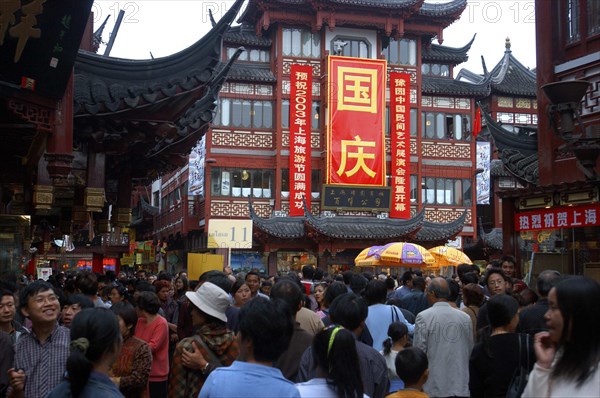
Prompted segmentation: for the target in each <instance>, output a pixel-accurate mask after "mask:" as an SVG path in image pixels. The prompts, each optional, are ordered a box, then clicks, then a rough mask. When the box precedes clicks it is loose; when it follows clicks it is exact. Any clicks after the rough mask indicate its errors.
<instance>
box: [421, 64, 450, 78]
mask: <svg viewBox="0 0 600 398" xmlns="http://www.w3.org/2000/svg"><path fill="white" fill-rule="evenodd" d="M421 72H422V73H423V74H424V75H429V76H442V77H448V76H450V68H449V67H448V65H444V64H423V65H421Z"/></svg>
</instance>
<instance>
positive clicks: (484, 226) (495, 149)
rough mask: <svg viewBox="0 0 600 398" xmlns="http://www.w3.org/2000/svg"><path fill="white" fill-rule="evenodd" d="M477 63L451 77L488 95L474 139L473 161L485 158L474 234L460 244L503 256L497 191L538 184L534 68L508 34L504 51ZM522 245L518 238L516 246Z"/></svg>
mask: <svg viewBox="0 0 600 398" xmlns="http://www.w3.org/2000/svg"><path fill="white" fill-rule="evenodd" d="M482 64H483V65H482V66H483V74H476V73H473V72H471V71H470V70H468V69H462V70H461V71H460V72H459V73H458V75H457V77H456V78H457V79H458V80H461V81H467V82H471V83H473V84H476V85H479V86H486V87H489V95H487V96H486V97H483V98H480V99H479V101H478V103H479V105H480V106H481V109H482V113H483V121H484V124H485V125H486V127H484V128H483V129H482V131H481V133H480V134H479V135H478V138H477V146H478V160H480V161H481V160H484V161H483V162H480V163H481V164H480V165H478V167H479V171H480V172H479V174H478V176H477V183H478V191H477V194H478V198H477V218H478V228H479V236H478V239H477V240H476V241H474V242H472V243H471V244H470V245H468V246H467V247H465V250H466V252H468V254H469V255H471V256H474V257H475V258H485V259H489V258H494V257H501V256H502V255H503V234H502V220H503V214H502V198H501V196H500V195H498V194H497V193H498V192H499V191H502V190H506V189H515V188H519V187H524V186H535V185H537V183H538V164H537V136H536V132H537V129H536V127H537V100H536V94H537V88H536V76H535V72H534V71H532V70H530V69H529V68H527V67H525V66H524V65H523V64H521V63H520V62H519V60H518V59H517V58H516V57H515V56H514V55H513V53H512V51H511V43H510V39H509V38H507V39H506V41H505V52H504V56H503V57H502V59H500V61H499V62H498V63H497V64H496V65H495V66H494V67H493V68H492V69H491V70H489V71H488V69H487V67H486V64H485V61H484V60H482ZM488 120H489V121H490V122H489V123H488ZM492 122H494V123H492ZM497 126H501V127H502V128H501V130H502V133H499V130H498V129H497V128H494V127H497ZM524 244H525V242H523V241H522V240H521V241H519V245H520V247H523V246H524Z"/></svg>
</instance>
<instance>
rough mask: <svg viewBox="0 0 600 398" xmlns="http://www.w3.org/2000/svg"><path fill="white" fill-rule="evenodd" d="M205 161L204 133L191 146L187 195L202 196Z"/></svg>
mask: <svg viewBox="0 0 600 398" xmlns="http://www.w3.org/2000/svg"><path fill="white" fill-rule="evenodd" d="M205 163H206V135H205V136H203V137H202V138H201V139H200V141H198V144H196V146H195V147H193V148H192V151H191V152H190V158H189V163H188V195H190V196H191V195H198V196H204V167H205Z"/></svg>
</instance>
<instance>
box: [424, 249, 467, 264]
mask: <svg viewBox="0 0 600 398" xmlns="http://www.w3.org/2000/svg"><path fill="white" fill-rule="evenodd" d="M429 253H431V255H432V256H433V257H434V258H435V263H434V265H435V267H437V268H440V267H452V266H457V265H460V264H473V262H472V261H471V259H470V258H469V256H467V255H466V254H465V253H463V252H462V251H460V250H458V249H455V248H453V247H448V246H436V247H433V248H431V249H429Z"/></svg>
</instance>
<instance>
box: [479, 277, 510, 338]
mask: <svg viewBox="0 0 600 398" xmlns="http://www.w3.org/2000/svg"><path fill="white" fill-rule="evenodd" d="M483 284H484V286H485V287H487V290H488V292H489V293H490V297H493V296H497V295H501V294H506V291H507V290H508V286H509V278H508V277H507V276H506V274H504V271H502V270H501V269H500V268H490V269H488V270H487V271H486V272H485V275H484V276H483ZM486 303H487V301H486V302H484V303H483V305H482V306H481V308H480V309H479V314H477V330H480V329H482V328H484V327H486V326H487V325H488V324H489V320H488V314H487V313H488V309H487V305H486Z"/></svg>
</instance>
